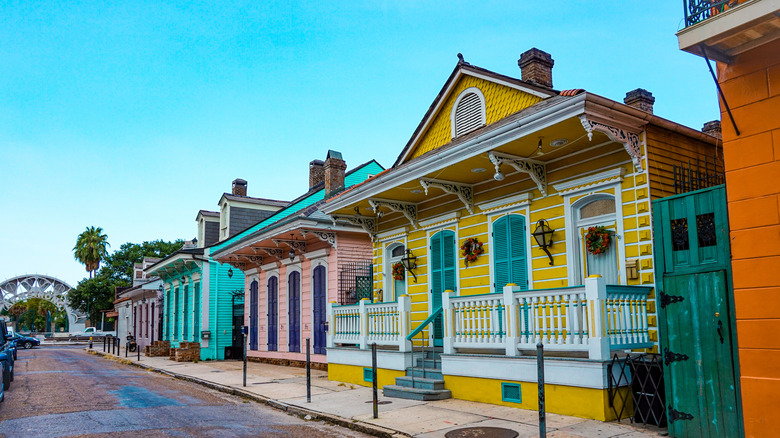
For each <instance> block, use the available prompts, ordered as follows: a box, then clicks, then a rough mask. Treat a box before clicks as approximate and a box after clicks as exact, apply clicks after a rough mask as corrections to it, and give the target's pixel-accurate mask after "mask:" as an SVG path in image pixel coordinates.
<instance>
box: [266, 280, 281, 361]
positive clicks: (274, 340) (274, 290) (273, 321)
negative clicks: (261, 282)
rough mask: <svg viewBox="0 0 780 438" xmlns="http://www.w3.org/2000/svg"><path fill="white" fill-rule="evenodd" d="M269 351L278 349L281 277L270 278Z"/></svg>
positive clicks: (267, 315)
mask: <svg viewBox="0 0 780 438" xmlns="http://www.w3.org/2000/svg"><path fill="white" fill-rule="evenodd" d="M266 317H267V318H268V351H277V350H278V348H279V347H278V345H277V344H278V342H279V341H278V339H279V338H278V335H277V333H278V331H279V278H278V277H276V276H273V277H271V278H269V279H268V313H267V314H266Z"/></svg>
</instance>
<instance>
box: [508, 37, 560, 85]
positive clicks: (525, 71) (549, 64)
mask: <svg viewBox="0 0 780 438" xmlns="http://www.w3.org/2000/svg"><path fill="white" fill-rule="evenodd" d="M554 64H555V61H553V59H552V56H550V54H549V53H547V52H544V51H541V50H539V49H537V48H536V47H534V48H532V49H530V50H528V51H526V52H524V53H523V54H522V55H520V59H518V60H517V65H518V66H520V72H521V74H522V79H523V81H525V82H529V83H531V84H534V85H539V86H542V87H547V88H552V86H553V80H552V68H553V65H554Z"/></svg>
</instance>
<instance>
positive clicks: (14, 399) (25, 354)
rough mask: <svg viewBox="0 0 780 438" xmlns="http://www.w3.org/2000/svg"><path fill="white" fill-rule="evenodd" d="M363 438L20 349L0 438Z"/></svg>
mask: <svg viewBox="0 0 780 438" xmlns="http://www.w3.org/2000/svg"><path fill="white" fill-rule="evenodd" d="M109 435H110V436H111V437H112V438H117V437H120V438H121V437H133V438H137V437H139V436H143V437H169V436H175V437H190V436H192V437H249V436H263V437H266V436H268V437H276V436H279V437H364V436H366V435H363V434H360V433H358V432H354V431H351V430H348V429H344V428H341V427H338V426H333V425H329V424H325V423H322V422H318V421H305V420H303V419H300V418H297V417H294V416H290V415H288V414H285V413H283V412H280V411H277V410H274V409H273V408H270V407H268V406H265V405H262V404H259V403H256V402H254V401H248V400H244V399H242V398H239V397H235V396H231V395H227V394H224V393H221V392H218V391H214V390H211V389H208V388H204V387H202V386H200V385H197V384H195V383H190V382H185V381H181V380H177V379H174V378H172V377H168V376H165V375H161V374H158V373H154V372H150V371H145V370H141V369H138V368H134V367H129V366H127V365H123V364H120V363H117V362H115V361H113V360H109V359H104V358H101V357H98V356H94V355H90V354H87V353H86V352H84V351H83V350H82V348H81V347H64V346H62V347H61V346H44V347H38V348H35V349H32V350H20V351H19V359H18V360H17V362H16V371H15V380H14V382H13V383H12V384H11V389H10V390H8V391H7V392H6V398H5V402H3V403H2V404H0V436H3V437H9V438H10V437H26V438H27V437H30V438H31V437H65V436H83V437H108V436H109Z"/></svg>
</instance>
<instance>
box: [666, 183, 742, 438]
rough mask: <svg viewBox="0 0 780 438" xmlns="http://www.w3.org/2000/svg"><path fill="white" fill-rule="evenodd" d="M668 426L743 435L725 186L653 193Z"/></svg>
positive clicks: (675, 432)
mask: <svg viewBox="0 0 780 438" xmlns="http://www.w3.org/2000/svg"><path fill="white" fill-rule="evenodd" d="M653 230H654V232H655V237H654V238H655V272H656V278H657V279H658V281H657V297H656V301H657V305H658V306H657V309H658V317H659V321H658V325H659V329H660V332H661V354H662V356H663V361H664V381H665V382H664V384H665V387H666V401H667V409H666V413H667V419H668V422H669V434H670V435H671V436H675V437H710V436H713V437H714V436H719V437H732V436H733V437H736V436H742V435H743V432H742V421H741V417H742V416H741V413H740V409H741V408H740V403H739V397H738V386H737V385H738V383H739V382H738V378H737V375H738V374H737V371H738V364H737V357H738V356H737V354H736V351H737V350H736V347H737V346H736V339H737V338H736V331H735V320H734V311H733V309H734V294H733V290H732V285H731V257H730V254H731V250H730V245H729V230H728V216H727V212H726V189H725V187H724V186H722V185H721V186H716V187H712V188H708V189H704V190H698V191H695V192H690V193H686V194H682V195H677V196H671V197H668V198H663V199H659V200H657V201H653Z"/></svg>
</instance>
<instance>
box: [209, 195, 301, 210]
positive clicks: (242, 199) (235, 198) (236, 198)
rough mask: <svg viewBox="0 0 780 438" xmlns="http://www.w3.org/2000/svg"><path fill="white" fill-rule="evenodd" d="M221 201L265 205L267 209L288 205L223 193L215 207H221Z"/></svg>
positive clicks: (275, 200) (276, 200) (285, 202)
mask: <svg viewBox="0 0 780 438" xmlns="http://www.w3.org/2000/svg"><path fill="white" fill-rule="evenodd" d="M223 199H227V200H228V201H238V202H246V203H249V204H258V205H267V206H269V207H284V206H287V205H289V204H290V203H289V202H287V201H280V200H278V199H268V198H253V197H251V196H238V195H234V194H232V193H223V194H222V197H220V198H219V202H217V205H221V204H222V200H223ZM217 214H219V213H217Z"/></svg>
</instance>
